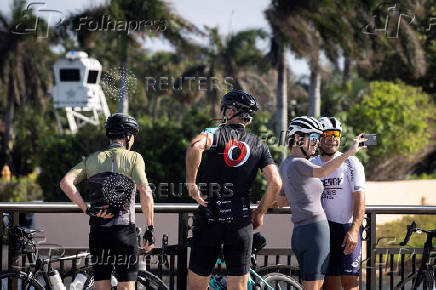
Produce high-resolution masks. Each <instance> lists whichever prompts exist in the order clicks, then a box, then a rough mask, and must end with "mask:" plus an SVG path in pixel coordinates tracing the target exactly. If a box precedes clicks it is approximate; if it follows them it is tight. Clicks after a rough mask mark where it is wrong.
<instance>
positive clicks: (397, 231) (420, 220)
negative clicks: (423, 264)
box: [377, 215, 435, 248]
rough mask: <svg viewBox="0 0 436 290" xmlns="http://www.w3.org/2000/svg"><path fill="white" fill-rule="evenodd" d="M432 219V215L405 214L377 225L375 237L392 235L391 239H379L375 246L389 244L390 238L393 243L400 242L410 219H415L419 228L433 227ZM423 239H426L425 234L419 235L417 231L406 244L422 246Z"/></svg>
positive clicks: (410, 221) (433, 217) (427, 228)
mask: <svg viewBox="0 0 436 290" xmlns="http://www.w3.org/2000/svg"><path fill="white" fill-rule="evenodd" d="M434 220H435V216H434V215H407V216H403V217H402V218H401V219H398V220H395V221H393V222H390V223H386V224H384V225H380V226H377V238H381V237H394V238H392V239H383V240H381V241H380V243H379V244H378V245H377V246H378V247H383V246H389V241H392V240H394V242H393V243H394V244H398V243H399V242H402V241H403V239H404V237H405V235H406V232H407V228H406V225H410V224H411V223H412V221H415V222H416V226H417V227H419V228H423V229H426V230H432V229H434V228H435V223H434ZM425 240H426V235H425V234H421V235H419V234H417V233H414V234H413V235H412V237H411V238H410V242H409V243H408V246H409V247H417V248H422V247H424V243H425ZM390 246H392V245H390Z"/></svg>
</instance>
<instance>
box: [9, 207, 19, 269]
mask: <svg viewBox="0 0 436 290" xmlns="http://www.w3.org/2000/svg"><path fill="white" fill-rule="evenodd" d="M10 216H11V217H12V223H11V224H10V225H9V227H11V226H18V225H20V212H19V211H14V212H12V213H10ZM7 233H8V269H9V270H10V269H11V267H12V264H13V263H14V254H15V253H14V250H13V249H12V247H11V237H10V236H9V231H7Z"/></svg>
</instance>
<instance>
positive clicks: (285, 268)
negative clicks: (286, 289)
mask: <svg viewBox="0 0 436 290" xmlns="http://www.w3.org/2000/svg"><path fill="white" fill-rule="evenodd" d="M256 273H257V274H259V275H260V276H265V275H267V274H269V273H280V274H284V275H286V276H291V277H300V268H298V267H294V266H290V265H282V264H277V265H269V266H263V267H258V268H256Z"/></svg>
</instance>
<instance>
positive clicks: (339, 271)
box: [326, 221, 362, 276]
mask: <svg viewBox="0 0 436 290" xmlns="http://www.w3.org/2000/svg"><path fill="white" fill-rule="evenodd" d="M329 225H330V263H329V267H328V270H327V274H326V275H327V276H359V273H360V262H361V259H362V258H361V252H362V237H361V234H362V232H361V231H359V238H358V242H357V246H356V248H355V249H354V251H353V252H352V253H351V254H349V255H345V254H344V247H341V245H342V242H343V241H344V238H345V235H346V234H347V232H348V230H349V229H350V228H351V224H350V223H349V224H339V223H335V222H332V221H329Z"/></svg>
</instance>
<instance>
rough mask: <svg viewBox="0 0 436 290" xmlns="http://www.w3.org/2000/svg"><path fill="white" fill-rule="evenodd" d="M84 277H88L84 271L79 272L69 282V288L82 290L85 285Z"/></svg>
mask: <svg viewBox="0 0 436 290" xmlns="http://www.w3.org/2000/svg"><path fill="white" fill-rule="evenodd" d="M86 279H88V276H87V275H86V274H85V273H84V272H79V273H78V274H77V276H76V279H74V281H73V282H71V284H70V290H82V289H83V285H85V282H86Z"/></svg>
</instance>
